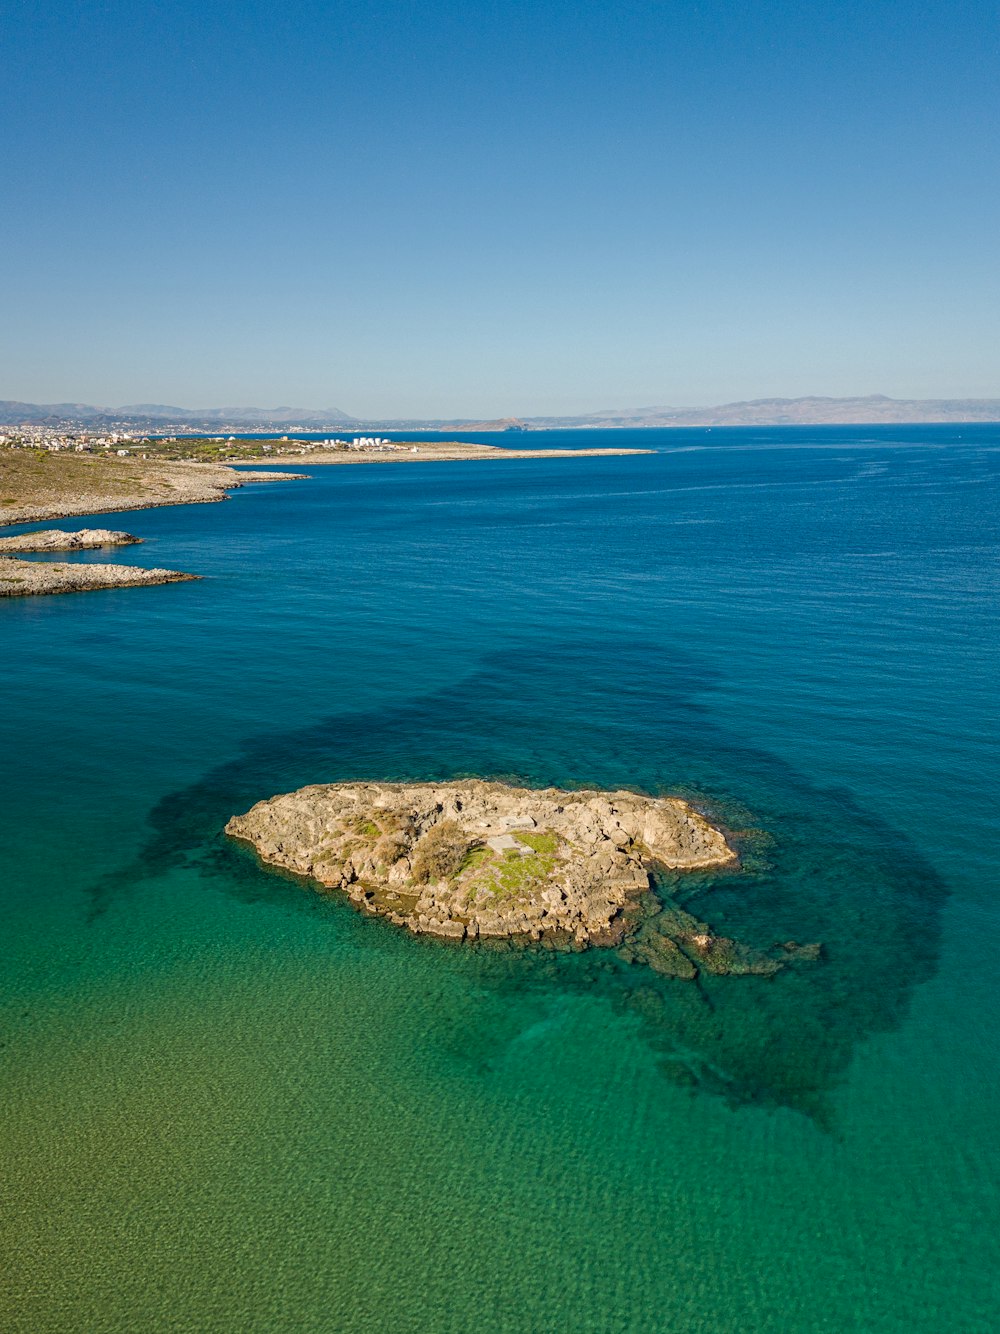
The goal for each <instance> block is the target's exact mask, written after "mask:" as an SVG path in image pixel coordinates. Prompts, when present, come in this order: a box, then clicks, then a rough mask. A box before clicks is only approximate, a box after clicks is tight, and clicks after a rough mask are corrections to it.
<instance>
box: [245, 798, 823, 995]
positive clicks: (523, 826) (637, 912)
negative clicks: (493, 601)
mask: <svg viewBox="0 0 1000 1334" xmlns="http://www.w3.org/2000/svg"><path fill="white" fill-rule="evenodd" d="M226 833H227V834H229V835H230V836H231V837H233V838H237V839H241V840H243V841H245V842H247V843H250V844H251V845H252V846H253V847H254V848H255V849H256V851H257V853H258V855H259V856H260V857H261V858H262V860H263V861H265V862H267V863H270V864H271V865H274V866H280V867H283V868H285V869H287V870H289V871H293V872H296V873H298V874H300V875H303V876H307V877H309V878H310V879H312V880H313V881H314V882H316V883H317V884H318V885H319V886H320V887H322V888H324V889H328V890H340V891H343V892H344V893H346V894H347V895H348V896H349V897H350V899H351V900H352V901H353V902H354V903H355V904H356V905H357V906H358V907H359V908H361V909H362V910H364V911H366V912H368V913H371V914H375V915H378V916H383V917H386V918H388V920H389V921H391V922H393V923H395V924H396V925H397V926H405V927H407V928H408V929H409V930H410V931H412V932H414V933H417V934H421V933H425V934H428V935H434V936H443V937H450V938H453V939H455V940H476V939H486V938H489V937H502V938H521V939H525V940H536V941H547V942H549V943H556V944H559V945H562V946H563V947H566V948H575V949H582V948H586V947H587V946H590V945H603V946H618V947H619V948H620V952H621V954H622V957H624V958H626V959H627V960H629V961H636V962H642V963H646V964H649V965H650V966H651V967H653V968H655V969H656V970H657V971H659V972H662V973H669V974H671V975H674V976H680V977H694V976H695V975H696V974H697V973H698V972H699V971H701V970H705V971H708V972H714V973H732V972H738V973H763V974H770V973H773V972H776V971H777V970H778V968H780V967H781V966H782V965H783V963H785V962H787V961H788V960H789V959H791V958H801V957H816V947H804V948H803V947H800V946H798V945H796V944H795V942H788V944H787V945H785V946H781V947H778V950H779V953H778V954H777V956H775V955H765V954H763V953H761V952H759V951H755V950H752V949H749V948H748V947H746V946H743V945H741V944H740V943H739V942H738V941H733V940H729V939H726V938H723V937H719V936H716V935H714V934H713V933H712V931H711V929H710V928H709V927H707V926H706V925H705V924H704V923H703V922H699V921H698V920H697V919H696V918H694V917H691V916H690V915H689V914H688V913H686V912H684V911H682V910H681V909H679V908H677V907H675V906H674V905H672V904H669V905H664V904H661V903H660V902H659V901H655V903H654V904H653V905H652V906H651V905H650V902H649V901H650V899H652V898H653V896H652V895H651V892H650V891H651V876H650V872H651V870H654V869H656V868H660V869H662V870H665V871H672V872H678V871H679V872H685V871H696V870H707V869H714V868H727V867H728V868H733V869H736V867H737V865H738V863H737V857H736V854H735V853H734V851H733V849H732V848H731V847H730V846H729V843H728V842H727V840H726V837H725V835H724V834H723V832H722V831H721V830H720V829H717V828H716V827H715V826H714V825H712V824H711V823H709V821H708V820H706V819H705V817H704V816H702V815H700V814H699V813H698V812H697V811H696V810H694V809H693V808H692V807H691V806H690V805H688V804H687V803H686V802H684V801H681V800H679V799H677V798H670V797H646V796H640V795H637V794H636V793H634V792H625V791H618V792H596V791H582V792H566V791H560V790H558V789H556V788H546V789H544V790H541V791H533V790H530V789H527V788H515V787H508V786H507V785H506V784H503V783H491V782H483V781H478V780H472V781H468V782H461V783H440V784H433V783H413V784H401V783H333V784H325V785H317V786H313V787H305V788H301V789H300V790H299V791H297V792H290V793H286V794H284V795H282V796H277V797H272V798H271V799H270V800H268V801H261V802H258V804H257V805H256V806H254V807H253V808H252V809H251V810H250V811H248V812H247V813H246V814H245V815H235V816H233V818H232V819H231V820H230V821H229V823H228V824H227V825H226Z"/></svg>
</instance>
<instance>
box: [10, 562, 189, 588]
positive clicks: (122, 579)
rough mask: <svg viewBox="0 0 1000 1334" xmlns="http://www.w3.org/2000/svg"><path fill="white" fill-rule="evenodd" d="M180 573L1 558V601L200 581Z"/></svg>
mask: <svg viewBox="0 0 1000 1334" xmlns="http://www.w3.org/2000/svg"><path fill="white" fill-rule="evenodd" d="M197 578H198V575H196V574H184V573H182V572H181V571H180V570H158V569H153V570H146V569H141V568H139V567H138V566H135V565H97V564H93V565H92V564H89V563H88V564H71V565H63V564H61V563H57V562H56V561H48V560H45V561H42V560H18V559H17V557H16V556H0V598H19V597H35V596H38V595H41V594H46V593H90V592H93V591H94V590H96V589H99V588H134V587H137V586H138V585H140V584H176V583H182V582H186V581H187V580H190V579H197Z"/></svg>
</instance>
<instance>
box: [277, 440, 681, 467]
mask: <svg viewBox="0 0 1000 1334" xmlns="http://www.w3.org/2000/svg"><path fill="white" fill-rule="evenodd" d="M394 443H396V444H398V446H399V448H398V449H396V450H391V451H390V450H386V451H385V452H379V451H376V450H370V451H365V450H360V449H358V450H324V451H322V452H321V451H319V450H314V451H312V452H308V453H307V452H303V453H301V454H300V453H294V452H293V453H290V454H275V455H274V456H273V457H274V458H275V460H279V459H280V460H281V461H282V462H284V463H286V464H287V463H290V462H292V460H293V459H296V460H297V459H301V460H302V462H303V464H304V465H305V464H313V463H320V464H323V465H324V466H327V465H337V464H348V465H350V464H359V463H466V462H470V461H473V460H484V459H492V460H500V459H580V458H603V457H616V456H619V455H624V454H655V453H656V450H654V449H626V448H621V449H613V448H606V449H504V448H502V446H500V445H479V444H464V443H462V442H461V441H449V442H445V443H441V444H438V443H437V442H436V441H431V442H430V443H428V442H427V441H421V442H420V443H419V444H417V445H416V446H415V448H416V450H417V451H418V452H416V453H414V452H413V450H414V446H413V445H410V444H409V443H408V442H406V441H398V442H394ZM261 461H262V460H256V459H255V460H254V462H261Z"/></svg>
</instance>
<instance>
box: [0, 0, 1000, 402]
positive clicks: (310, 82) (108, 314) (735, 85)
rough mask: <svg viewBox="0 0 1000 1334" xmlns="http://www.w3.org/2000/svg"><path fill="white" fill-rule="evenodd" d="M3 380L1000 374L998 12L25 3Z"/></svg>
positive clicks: (500, 389)
mask: <svg viewBox="0 0 1000 1334" xmlns="http://www.w3.org/2000/svg"><path fill="white" fill-rule="evenodd" d="M4 46H5V53H6V55H7V60H6V69H7V72H8V95H7V98H6V105H5V108H4V119H5V134H4V143H5V162H6V171H7V179H8V180H9V181H11V182H16V187H17V188H16V207H13V206H12V207H9V208H8V209H7V210H5V215H4V219H3V222H2V223H0V229H2V231H0V238H2V253H3V255H4V262H3V268H2V273H3V281H4V290H5V294H6V297H7V302H8V309H9V310H10V311H12V312H14V318H10V319H8V320H7V321H6V322H5V327H4V334H3V345H2V351H3V368H4V380H5V383H4V391H5V392H7V393H10V394H11V395H13V396H15V397H16V398H18V399H21V400H27V401H33V402H52V401H57V402H65V401H72V400H77V401H80V402H86V403H106V404H122V403H175V402H179V403H189V404H195V405H197V404H219V403H240V404H242V403H247V404H249V403H263V404H267V403H291V404H324V403H332V404H337V405H339V406H342V407H343V408H344V410H345V411H348V412H350V413H351V414H352V415H357V416H358V417H360V418H371V419H378V418H394V417H400V418H401V417H412V418H449V417H450V418H461V417H476V418H492V417H503V416H508V415H512V414H518V415H523V416H545V415H577V414H589V413H594V412H597V411H600V410H608V409H609V408H614V407H615V406H616V405H624V406H632V405H639V404H672V405H692V406H694V405H708V404H725V403H732V402H735V401H739V400H747V399H759V398H767V397H783V398H794V397H798V396H801V395H811V394H814V393H816V392H817V390H819V392H821V393H822V394H824V395H828V396H831V397H838V396H852V397H853V396H864V395H868V394H875V393H882V394H887V395H890V396H892V397H895V398H970V397H974V398H990V397H998V396H1000V370H998V366H997V359H996V349H997V347H998V345H1000V255H998V249H997V246H996V242H995V237H996V233H997V228H998V212H1000V208H998V205H1000V187H998V176H997V170H996V165H997V164H996V152H995V147H994V144H993V135H994V126H995V124H996V120H997V112H998V110H1000V107H998V101H1000V98H998V94H997V84H996V80H995V78H994V77H993V70H994V65H995V60H996V55H997V51H998V47H1000V24H998V16H997V12H996V10H995V8H994V7H993V6H991V5H987V4H985V3H958V4H950V5H945V4H943V3H930V4H927V5H924V6H922V7H921V8H920V10H919V13H917V12H915V11H911V10H907V9H905V8H901V7H900V6H898V5H895V4H890V3H888V0H876V2H875V3H873V4H867V5H864V6H862V5H860V4H853V3H852V4H843V3H840V4H833V3H831V2H830V0H824V2H823V3H820V4H819V5H817V6H812V7H810V8H809V9H808V10H807V11H803V10H801V9H800V8H798V7H793V6H791V5H786V4H782V5H778V6H763V5H761V4H751V5H749V6H746V7H743V8H742V9H740V10H735V9H734V8H733V7H732V6H731V5H728V4H724V3H722V0H710V2H709V3H707V4H704V5H700V6H699V7H698V8H697V10H695V9H694V8H690V9H684V10H681V9H680V8H678V7H664V6H661V5H655V4H652V3H634V4H628V5H624V6H621V5H620V6H615V7H614V8H609V7H607V6H602V5H598V4H594V3H584V4H582V5H581V4H580V3H574V4H572V5H571V4H569V3H568V2H567V0H548V2H547V3H545V4H542V5H540V6H537V5H536V6H532V7H527V6H524V5H521V4H516V3H512V0H500V2H499V3H498V4H497V5H495V6H494V7H493V8H492V9H490V10H483V9H481V8H478V7H477V8H472V9H470V8H469V7H468V6H464V5H459V4H457V3H456V2H455V0H430V3H427V4H422V5H417V4H416V3H412V2H403V0H390V2H388V3H376V4H374V5H372V4H364V5H362V4H360V3H340V4H336V5H334V6H321V5H316V4H313V3H299V4H294V5H292V6H290V7H285V8H283V9H280V10H276V9H274V7H273V6H270V5H265V4H263V3H261V0H249V2H248V3H244V4H241V5H239V6H237V5H234V4H232V3H231V2H229V0H223V2H222V3H217V4H214V5H212V6H196V5H194V4H193V3H191V0H179V3H177V4H176V5H173V6H171V7H169V8H168V9H155V10H150V9H142V10H138V11H137V10H136V9H135V8H134V7H132V6H127V5H125V4H124V3H122V0H110V3H107V4H102V5H98V4H95V3H93V2H92V0H85V2H84V3H83V4H73V5H70V4H69V3H67V2H66V0H54V2H53V3H48V4H46V5H45V6H44V7H43V9H42V10H39V9H38V8H37V7H29V6H28V5H27V4H26V3H15V4H14V5H13V6H12V7H10V9H9V13H8V21H7V25H6V34H5V42H4Z"/></svg>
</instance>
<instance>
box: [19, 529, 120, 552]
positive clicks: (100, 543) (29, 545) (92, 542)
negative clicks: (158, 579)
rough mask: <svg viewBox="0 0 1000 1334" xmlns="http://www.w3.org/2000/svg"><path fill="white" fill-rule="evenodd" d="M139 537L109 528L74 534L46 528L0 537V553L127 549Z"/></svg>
mask: <svg viewBox="0 0 1000 1334" xmlns="http://www.w3.org/2000/svg"><path fill="white" fill-rule="evenodd" d="M141 541H142V538H141V537H133V536H132V534H131V533H119V532H115V531H113V530H112V529H111V528H81V529H79V530H78V531H77V532H75V533H67V532H64V531H63V529H61V528H46V529H45V530H44V531H43V532H40V533H19V534H18V535H17V537H0V553H3V552H8V551H10V552H13V551H89V550H93V549H95V548H97V547H127V546H132V545H133V544H134V543H136V542H141Z"/></svg>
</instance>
